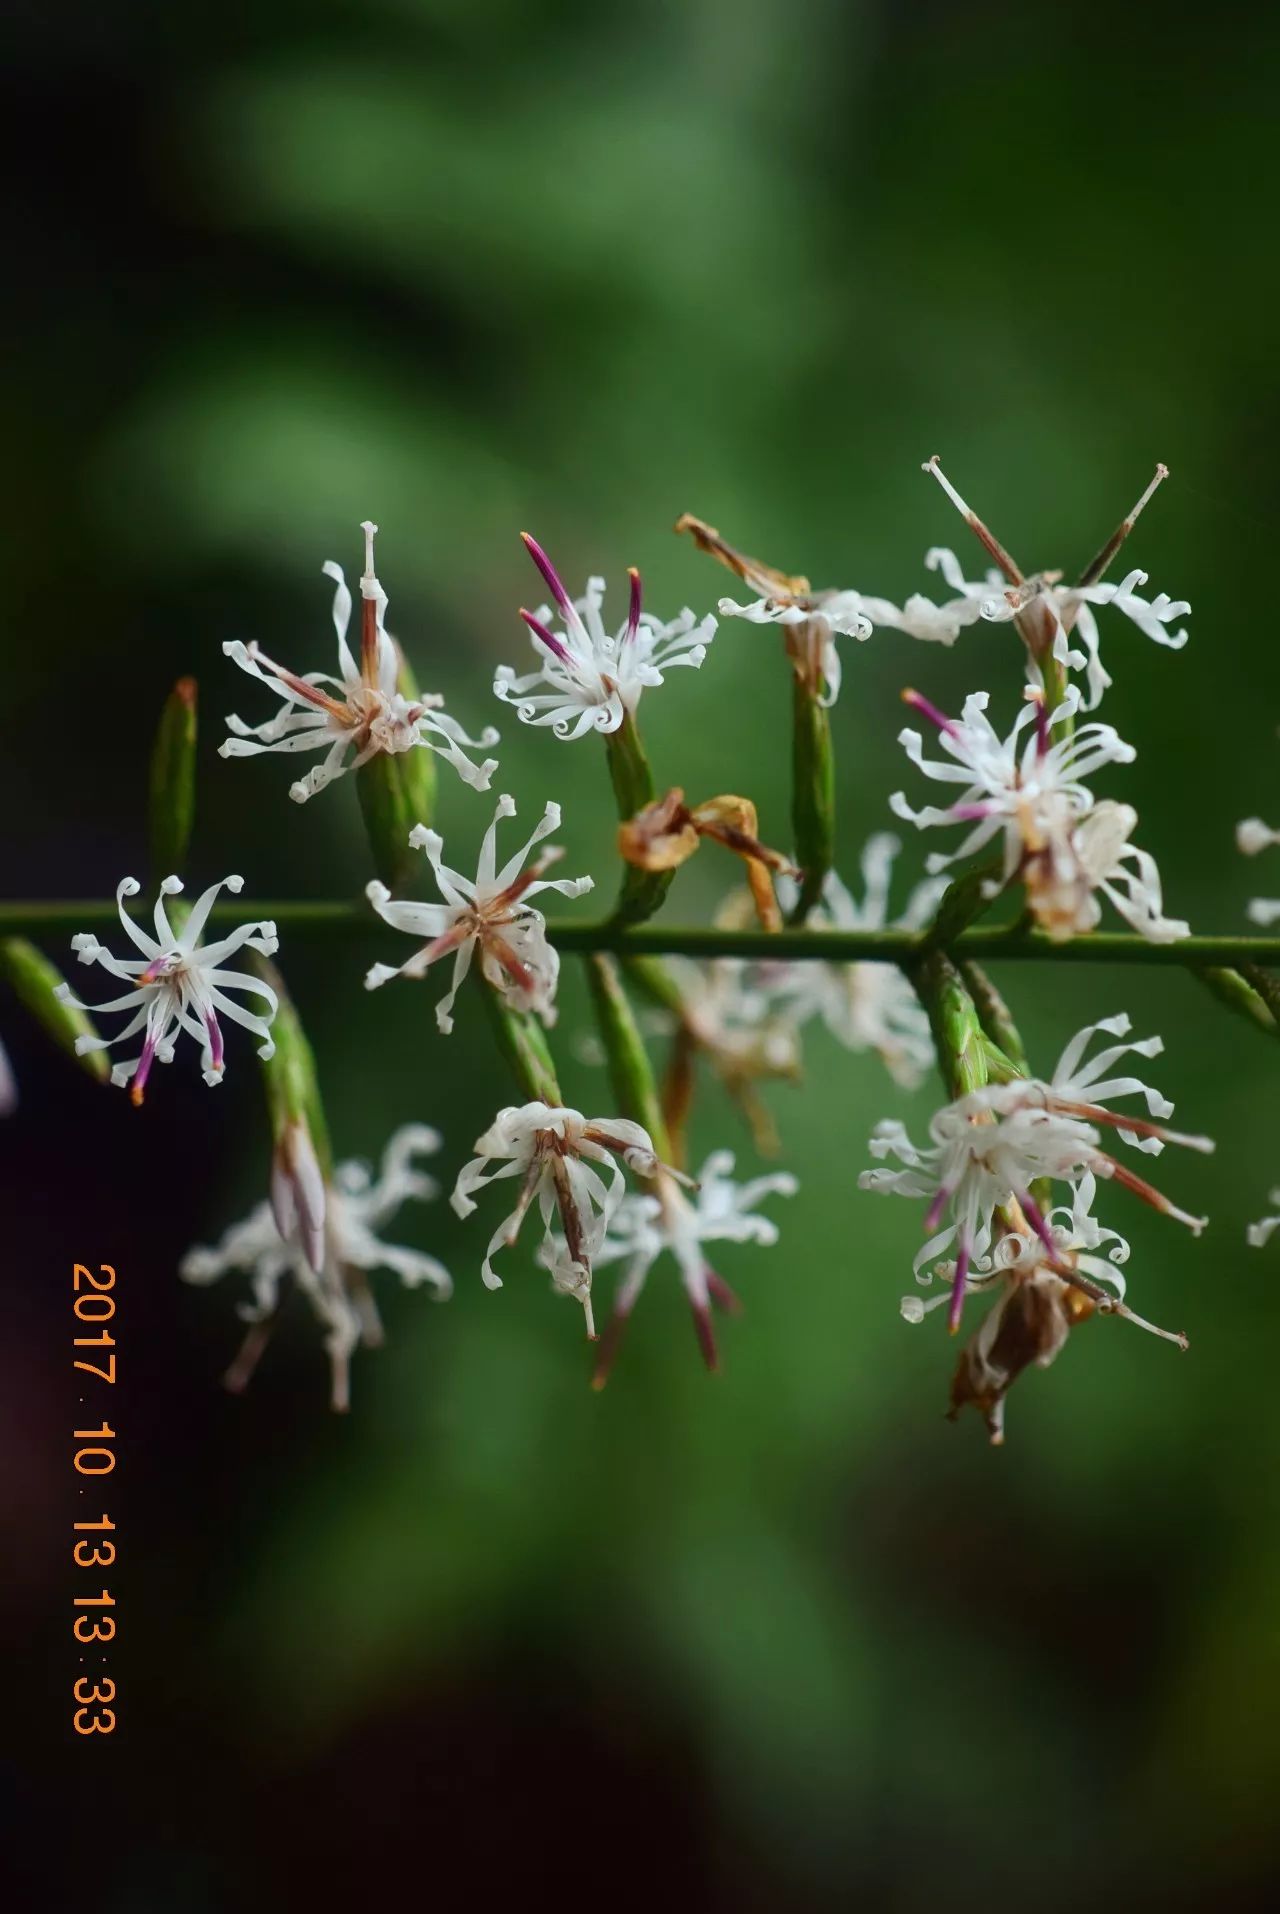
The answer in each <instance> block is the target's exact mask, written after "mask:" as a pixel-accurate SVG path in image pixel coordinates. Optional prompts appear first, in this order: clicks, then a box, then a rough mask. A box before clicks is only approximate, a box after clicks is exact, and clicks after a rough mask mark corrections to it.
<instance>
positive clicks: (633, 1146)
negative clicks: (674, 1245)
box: [449, 1102, 674, 1338]
mask: <svg viewBox="0 0 1280 1914" xmlns="http://www.w3.org/2000/svg"><path fill="white" fill-rule="evenodd" d="M475 1148H476V1153H475V1156H474V1157H473V1159H472V1160H471V1162H470V1163H467V1164H464V1165H463V1168H462V1169H461V1170H460V1171H459V1173H458V1180H457V1182H456V1183H455V1185H454V1189H453V1195H452V1196H451V1197H450V1199H449V1200H450V1202H451V1204H452V1205H453V1209H454V1212H455V1214H456V1215H458V1216H464V1217H465V1216H470V1215H471V1214H472V1212H473V1211H474V1210H475V1208H476V1203H475V1195H476V1192H477V1191H479V1190H484V1189H487V1188H488V1186H489V1185H490V1184H491V1183H499V1182H505V1181H507V1180H509V1179H510V1178H512V1177H518V1178H519V1179H520V1187H519V1192H518V1194H517V1197H516V1203H515V1207H514V1208H513V1209H512V1211H511V1213H510V1214H509V1215H508V1216H506V1217H504V1218H503V1220H502V1222H501V1223H500V1224H499V1225H498V1227H497V1229H496V1230H495V1231H494V1233H493V1235H492V1237H491V1238H490V1239H489V1247H488V1248H487V1249H486V1251H485V1254H484V1261H483V1262H482V1264H481V1266H480V1273H481V1275H482V1276H483V1278H484V1282H485V1285H486V1287H487V1288H489V1289H501V1287H502V1278H501V1277H500V1276H499V1275H498V1273H497V1271H496V1270H495V1269H494V1267H493V1258H494V1256H495V1255H496V1253H497V1252H498V1250H499V1249H503V1248H508V1249H509V1248H510V1247H511V1246H512V1245H513V1244H514V1243H515V1241H516V1238H517V1237H518V1236H519V1234H520V1225H521V1224H522V1223H523V1221H524V1219H525V1216H526V1215H527V1213H528V1211H529V1209H530V1208H531V1206H532V1205H533V1204H534V1203H535V1202H536V1203H537V1205H538V1211H539V1214H540V1215H541V1218H542V1224H543V1230H544V1234H545V1235H546V1236H550V1234H551V1227H552V1222H551V1219H552V1217H553V1216H554V1215H558V1216H559V1219H560V1229H561V1232H562V1236H563V1246H562V1253H561V1254H560V1256H559V1257H558V1259H557V1262H556V1265H555V1267H554V1269H553V1270H552V1280H553V1283H554V1285H555V1287H556V1289H557V1290H559V1291H560V1292H561V1293H562V1294H564V1295H569V1296H573V1297H574V1298H575V1300H576V1301H578V1302H580V1303H581V1305H582V1308H583V1311H584V1313H585V1315H586V1321H587V1335H588V1336H589V1337H591V1338H594V1336H595V1333H596V1332H595V1321H594V1318H593V1316H592V1310H591V1275H592V1268H593V1265H594V1262H595V1258H596V1256H597V1255H598V1253H599V1250H600V1247H601V1244H602V1243H603V1241H604V1234H605V1230H606V1228H607V1227H608V1225H609V1223H610V1221H611V1220H612V1218H613V1217H614V1215H615V1214H616V1213H617V1210H618V1206H619V1204H620V1203H621V1202H622V1200H623V1196H624V1193H625V1190H626V1178H625V1177H624V1176H623V1173H622V1167H621V1166H622V1164H623V1163H625V1164H626V1166H627V1168H628V1169H629V1170H631V1171H632V1172H633V1174H635V1175H638V1176H656V1175H657V1173H658V1171H659V1169H660V1168H662V1167H663V1166H662V1165H660V1164H659V1161H658V1158H657V1156H656V1154H655V1152H654V1147H653V1140H652V1138H651V1137H650V1135H649V1132H648V1131H647V1130H645V1129H643V1128H642V1127H641V1125H640V1124H638V1123H630V1122H628V1121H627V1120H626V1119H625V1118H623V1117H584V1116H583V1115H582V1114H581V1112H580V1111H578V1110H568V1109H565V1108H564V1106H563V1105H560V1104H551V1103H538V1102H533V1103H525V1104H521V1105H519V1106H514V1105H513V1106H511V1107H509V1108H507V1109H505V1110H499V1112H498V1114H497V1116H496V1117H495V1118H494V1120H493V1122H492V1124H491V1125H490V1126H489V1128H488V1129H487V1130H486V1131H485V1133H484V1135H483V1136H481V1137H479V1138H478V1139H477V1141H476V1146H475ZM597 1165H599V1166H600V1167H599V1168H597V1167H596V1166H597ZM601 1169H603V1170H604V1171H605V1172H606V1175H605V1176H602V1175H601V1173H600V1171H601ZM672 1174H674V1172H672ZM606 1177H607V1180H606Z"/></svg>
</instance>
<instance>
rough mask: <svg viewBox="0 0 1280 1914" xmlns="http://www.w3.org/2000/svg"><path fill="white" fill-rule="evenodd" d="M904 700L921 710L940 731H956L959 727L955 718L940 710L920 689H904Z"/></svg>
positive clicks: (904, 702)
mask: <svg viewBox="0 0 1280 1914" xmlns="http://www.w3.org/2000/svg"><path fill="white" fill-rule="evenodd" d="M902 702H903V704H909V705H911V706H912V708H913V709H914V710H916V711H918V712H920V713H921V715H922V716H923V717H926V718H927V719H928V720H929V722H930V724H936V725H937V727H938V729H939V731H955V730H956V729H957V726H956V722H955V719H954V718H949V717H948V716H947V714H946V712H945V711H939V709H938V707H937V705H936V704H930V702H929V700H928V698H926V697H924V696H922V694H921V693H920V692H918V691H904V692H903V694H902Z"/></svg>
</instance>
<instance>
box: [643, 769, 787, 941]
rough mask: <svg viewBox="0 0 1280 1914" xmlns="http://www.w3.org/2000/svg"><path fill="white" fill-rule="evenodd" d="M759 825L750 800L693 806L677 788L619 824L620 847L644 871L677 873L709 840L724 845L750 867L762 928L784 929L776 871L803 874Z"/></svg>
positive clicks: (722, 799) (720, 800)
mask: <svg viewBox="0 0 1280 1914" xmlns="http://www.w3.org/2000/svg"><path fill="white" fill-rule="evenodd" d="M759 833H760V821H759V818H758V817H757V815H756V807H755V805H754V804H753V803H752V802H751V799H750V798H744V797H732V796H725V797H714V798H708V799H707V800H706V801H705V803H702V804H695V805H692V806H690V805H688V804H686V803H685V801H684V792H683V791H681V790H679V789H675V790H672V791H668V792H667V794H666V796H665V797H661V798H655V799H654V801H653V803H652V804H646V805H645V806H644V808H643V809H642V810H639V811H637V812H636V814H635V816H634V817H632V818H628V819H627V821H626V822H625V823H624V824H620V825H619V826H618V849H619V851H620V852H621V854H622V856H623V857H624V858H625V859H626V861H627V863H628V864H634V865H635V866H636V868H637V869H638V870H642V871H674V870H678V869H679V867H680V865H681V864H685V863H687V862H688V860H689V859H690V858H691V857H692V856H693V853H694V852H695V851H696V850H697V848H698V846H699V844H700V843H701V842H702V840H703V838H704V837H707V838H713V839H714V840H715V842H716V843H718V844H722V845H723V846H724V848H725V849H726V850H728V851H732V852H733V853H734V855H735V856H736V857H740V858H741V859H742V860H743V863H744V864H745V865H746V871H747V883H748V884H749V885H750V887H751V896H752V899H753V900H754V903H755V909H756V916H757V917H758V918H759V920H760V924H761V927H762V929H764V930H768V931H775V930H781V929H782V915H781V912H780V911H779V909H778V904H777V900H776V898H775V897H774V894H773V880H772V878H771V877H770V872H771V871H778V872H780V873H782V874H783V875H784V876H787V877H798V876H799V875H800V873H799V872H798V871H797V870H796V867H795V865H794V864H793V863H792V862H791V859H790V858H789V857H784V856H783V854H782V852H781V851H773V850H770V849H769V847H768V845H767V844H762V843H761V842H760V835H759Z"/></svg>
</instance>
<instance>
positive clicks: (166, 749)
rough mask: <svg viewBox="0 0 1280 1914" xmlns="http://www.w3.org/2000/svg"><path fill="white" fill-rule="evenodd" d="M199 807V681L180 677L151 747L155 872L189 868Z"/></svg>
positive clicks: (157, 878)
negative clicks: (197, 755) (188, 855)
mask: <svg viewBox="0 0 1280 1914" xmlns="http://www.w3.org/2000/svg"><path fill="white" fill-rule="evenodd" d="M195 810H196V681H195V679H194V678H179V680H178V682H177V684H175V686H174V687H173V690H172V691H171V692H170V693H169V696H168V697H167V698H166V699H165V702H164V709H163V710H162V711H161V713H160V722H159V724H158V725H157V727H156V737H155V743H154V745H153V746H152V748H151V785H150V824H151V877H152V881H153V883H156V884H158V883H159V881H160V879H161V877H163V876H165V875H166V874H167V873H168V872H170V871H182V870H184V869H185V868H186V861H187V846H188V845H189V844H190V842H191V827H192V825H193V823H194V821H195Z"/></svg>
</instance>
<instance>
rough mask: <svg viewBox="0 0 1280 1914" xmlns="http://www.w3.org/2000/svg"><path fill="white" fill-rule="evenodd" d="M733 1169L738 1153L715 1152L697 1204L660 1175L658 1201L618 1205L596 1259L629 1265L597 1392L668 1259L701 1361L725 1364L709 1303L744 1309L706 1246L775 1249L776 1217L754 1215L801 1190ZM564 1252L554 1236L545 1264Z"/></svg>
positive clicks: (636, 1199) (637, 1199)
mask: <svg viewBox="0 0 1280 1914" xmlns="http://www.w3.org/2000/svg"><path fill="white" fill-rule="evenodd" d="M733 1167H734V1159H733V1154H732V1152H731V1151H729V1150H717V1151H715V1152H714V1154H713V1155H711V1156H709V1157H708V1158H707V1160H706V1162H705V1163H704V1164H703V1166H702V1172H701V1175H700V1176H699V1178H698V1182H697V1185H696V1186H695V1192H694V1195H693V1197H692V1199H690V1198H689V1197H687V1196H685V1194H684V1192H683V1191H682V1190H681V1189H680V1188H679V1187H678V1185H677V1183H676V1180H675V1179H674V1177H672V1176H671V1175H670V1174H669V1173H667V1172H662V1173H660V1174H659V1175H658V1176H657V1178H656V1181H655V1188H654V1192H653V1194H652V1195H648V1194H645V1195H638V1196H628V1197H626V1198H624V1200H623V1202H622V1203H621V1204H620V1205H619V1207H618V1209H617V1211H616V1213H615V1214H614V1216H613V1217H612V1219H611V1221H610V1222H609V1224H608V1227H607V1232H606V1235H605V1238H604V1241H603V1243H602V1244H601V1245H600V1247H599V1249H598V1250H597V1252H596V1259H595V1260H596V1264H597V1266H598V1267H603V1266H604V1265H605V1264H607V1263H624V1264H625V1265H626V1267H625V1269H624V1271H623V1274H622V1280H621V1282H620V1284H619V1286H618V1291H617V1294H616V1296H615V1298H614V1305H613V1315H612V1318H611V1319H610V1322H609V1326H608V1328H607V1329H606V1330H605V1332H604V1335H603V1337H602V1338H601V1342H600V1353H599V1357H598V1359H597V1362H596V1368H595V1373H594V1375H593V1377H592V1384H593V1386H594V1387H595V1388H597V1389H602V1388H603V1387H604V1385H605V1383H606V1382H607V1381H608V1378H609V1371H610V1370H611V1369H612V1367H613V1363H614V1359H615V1357H616V1356H617V1353H618V1349H619V1346H620V1344H621V1342H622V1338H623V1335H624V1334H625V1332H626V1328H627V1324H628V1323H629V1322H630V1320H631V1312H632V1310H633V1309H634V1308H635V1304H636V1299H637V1297H638V1296H639V1294H640V1292H641V1290H642V1289H643V1288H644V1285H645V1279H646V1277H647V1276H648V1274H649V1271H650V1269H651V1268H652V1267H653V1265H654V1263H655V1262H656V1261H657V1259H658V1258H659V1256H661V1255H663V1254H667V1255H670V1256H671V1257H672V1258H673V1259H674V1261H675V1263H676V1265H677V1267H678V1269H679V1271H680V1280H681V1282H682V1283H683V1285H684V1290H685V1294H686V1296H687V1297H688V1298H689V1307H690V1308H691V1309H692V1311H693V1326H694V1331H695V1334H696V1335H697V1338H698V1347H699V1349H700V1350H701V1351H702V1357H703V1361H704V1362H705V1363H706V1365H707V1368H708V1369H715V1368H717V1367H718V1366H719V1358H718V1355H717V1352H716V1341H715V1334H714V1331H713V1329H712V1326H711V1304H712V1303H713V1302H714V1303H715V1304H716V1305H717V1306H718V1307H719V1308H721V1309H726V1310H730V1311H736V1310H737V1309H739V1308H740V1307H741V1305H740V1304H739V1302H738V1299H737V1297H736V1296H735V1294H734V1292H733V1291H732V1290H731V1289H730V1287H729V1285H728V1284H727V1283H726V1282H725V1281H724V1280H723V1278H722V1277H720V1276H718V1275H717V1274H716V1272H715V1271H714V1270H713V1269H712V1268H711V1267H710V1265H709V1263H708V1261H707V1257H706V1254H705V1251H704V1248H703V1245H704V1244H706V1243H760V1244H763V1245H766V1246H772V1245H773V1244H774V1243H776V1242H777V1240H778V1226H777V1224H776V1223H774V1222H773V1221H772V1219H771V1218H770V1217H767V1216H760V1215H757V1214H755V1213H754V1212H755V1210H756V1205H757V1204H759V1203H761V1202H763V1201H764V1199H765V1197H766V1196H794V1195H795V1193H796V1190H797V1189H798V1187H799V1185H798V1184H797V1182H796V1179H795V1177H794V1176H791V1175H789V1174H788V1173H787V1172H786V1171H783V1170H780V1171H776V1172H775V1173H774V1174H773V1175H771V1176H757V1177H754V1178H752V1180H751V1181H749V1182H746V1183H735V1182H734V1181H733ZM564 1253H565V1246H564V1245H563V1244H562V1243H558V1242H557V1241H556V1240H555V1239H554V1238H553V1239H552V1240H551V1242H550V1243H549V1244H547V1245H545V1246H544V1260H545V1261H546V1262H547V1264H548V1266H549V1267H550V1268H551V1269H552V1271H553V1273H554V1271H555V1270H556V1268H557V1267H558V1265H559V1263H560V1262H561V1260H562V1259H563V1256H564Z"/></svg>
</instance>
